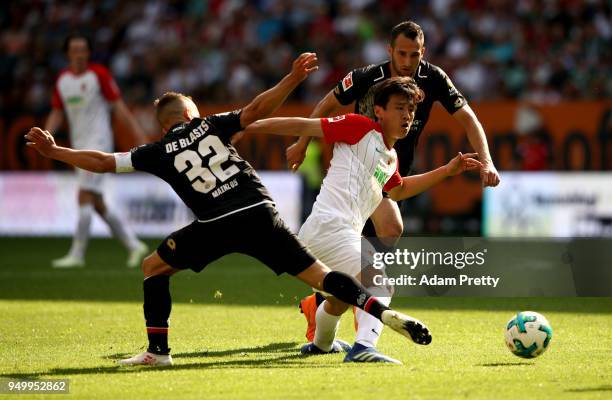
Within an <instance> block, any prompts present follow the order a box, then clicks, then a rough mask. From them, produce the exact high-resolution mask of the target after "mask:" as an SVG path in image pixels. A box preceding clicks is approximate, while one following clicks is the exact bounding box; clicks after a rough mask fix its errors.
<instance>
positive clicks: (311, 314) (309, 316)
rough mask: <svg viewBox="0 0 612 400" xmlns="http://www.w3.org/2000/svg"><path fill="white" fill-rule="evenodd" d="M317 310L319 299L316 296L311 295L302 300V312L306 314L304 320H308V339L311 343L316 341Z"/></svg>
mask: <svg viewBox="0 0 612 400" xmlns="http://www.w3.org/2000/svg"><path fill="white" fill-rule="evenodd" d="M317 308H318V305H317V297H316V295H315V294H311V295H310V296H306V297H304V298H303V299H302V300H300V312H301V313H302V314H304V318H306V323H307V324H308V326H307V327H306V339H307V340H308V341H309V342H312V341H313V340H314V335H315V329H316V328H317V319H316V316H317Z"/></svg>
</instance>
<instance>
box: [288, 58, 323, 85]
mask: <svg viewBox="0 0 612 400" xmlns="http://www.w3.org/2000/svg"><path fill="white" fill-rule="evenodd" d="M318 61H319V59H318V58H317V53H302V54H300V55H299V56H298V58H296V59H295V61H293V67H292V68H291V75H293V76H295V77H296V78H297V79H299V80H300V82H301V81H303V80H304V79H306V77H307V76H308V74H310V73H311V72H314V71H316V70H318V69H319V66H318V65H317V63H318Z"/></svg>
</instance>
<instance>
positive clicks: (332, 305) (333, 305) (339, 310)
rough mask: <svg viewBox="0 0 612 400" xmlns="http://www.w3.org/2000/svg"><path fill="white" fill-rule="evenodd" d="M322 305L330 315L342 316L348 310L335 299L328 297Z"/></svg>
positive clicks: (346, 305) (341, 302)
mask: <svg viewBox="0 0 612 400" xmlns="http://www.w3.org/2000/svg"><path fill="white" fill-rule="evenodd" d="M326 300H327V301H326V302H325V303H324V304H323V307H325V311H326V312H327V313H328V314H331V315H342V314H344V312H345V311H346V310H347V309H348V308H349V305H348V304H346V303H345V302H343V301H340V300H338V299H337V298H335V297H328V298H327V299H326Z"/></svg>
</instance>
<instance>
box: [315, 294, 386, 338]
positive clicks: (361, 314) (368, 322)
mask: <svg viewBox="0 0 612 400" xmlns="http://www.w3.org/2000/svg"><path fill="white" fill-rule="evenodd" d="M368 291H370V293H372V294H373V295H374V296H375V297H376V299H377V300H378V301H380V302H381V303H383V304H384V305H386V306H388V305H389V304H390V303H391V297H388V296H389V291H388V290H386V289H383V288H379V287H370V288H368ZM355 319H357V324H358V328H357V335H356V336H355V342H356V343H359V344H362V345H364V346H366V347H374V348H375V347H376V344H377V343H378V338H379V337H380V335H381V334H382V330H383V326H384V324H383V323H382V322H381V321H380V320H379V319H377V318H374V317H373V316H371V315H370V314H368V313H367V312H365V311H363V310H362V309H360V308H358V309H357V310H356V312H355ZM317 323H318V320H317ZM317 328H318V326H317Z"/></svg>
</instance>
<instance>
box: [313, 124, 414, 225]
mask: <svg viewBox="0 0 612 400" xmlns="http://www.w3.org/2000/svg"><path fill="white" fill-rule="evenodd" d="M321 127H322V128H323V134H324V138H325V140H326V141H327V142H328V143H334V150H333V157H332V159H331V165H330V168H329V171H328V172H327V176H326V177H325V179H324V180H323V185H322V186H321V191H320V193H319V195H318V196H317V200H316V202H315V204H314V206H313V209H312V214H311V215H319V216H320V215H327V216H328V217H333V218H334V219H335V220H337V221H342V223H346V224H348V225H350V226H351V227H352V228H353V229H354V230H355V231H356V232H358V233H359V234H361V230H362V229H363V226H364V225H365V222H366V221H367V219H368V218H370V215H372V213H373V212H374V210H376V207H378V205H379V204H380V202H381V200H382V192H383V190H384V191H389V190H391V189H393V188H394V187H396V186H398V185H400V184H401V182H402V178H401V176H400V175H399V172H398V162H397V154H396V153H395V149H394V148H393V147H391V148H389V147H388V146H387V144H386V143H385V139H384V137H383V134H382V128H381V127H380V125H379V124H378V123H376V122H374V121H372V120H371V119H369V118H367V117H364V116H362V115H358V114H347V115H341V116H338V117H334V118H323V119H321Z"/></svg>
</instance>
